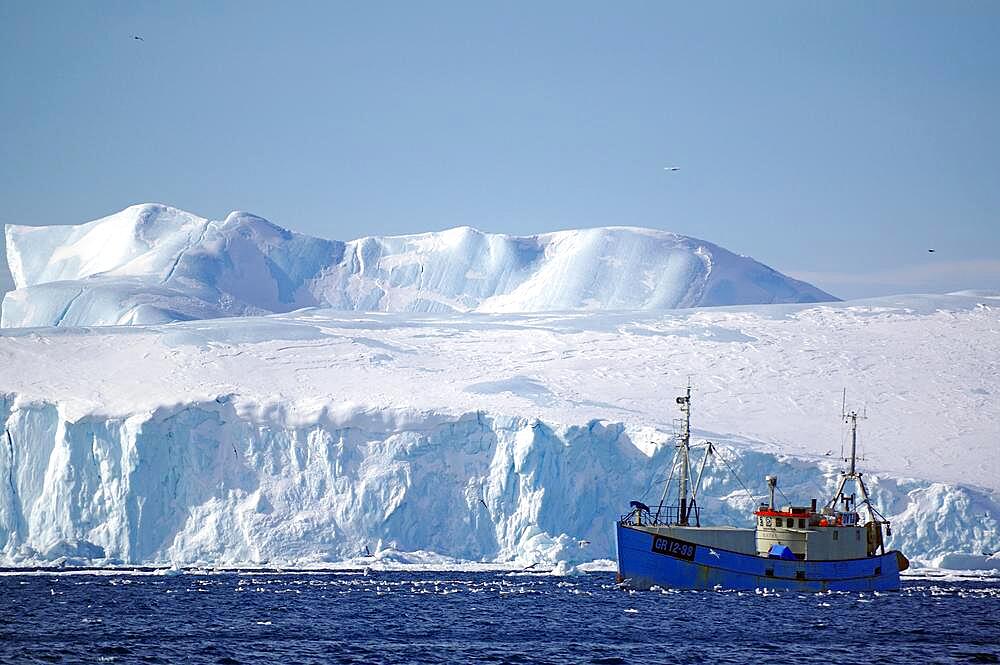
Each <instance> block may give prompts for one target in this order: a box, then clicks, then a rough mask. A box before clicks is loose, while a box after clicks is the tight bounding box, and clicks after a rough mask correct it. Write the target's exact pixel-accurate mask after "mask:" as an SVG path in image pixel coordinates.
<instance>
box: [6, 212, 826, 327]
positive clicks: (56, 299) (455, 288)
mask: <svg viewBox="0 0 1000 665" xmlns="http://www.w3.org/2000/svg"><path fill="white" fill-rule="evenodd" d="M5 233H6V240H7V256H8V263H9V265H10V269H11V273H12V275H13V278H14V282H15V286H16V290H15V291H11V292H9V293H8V294H7V296H6V297H5V298H4V303H3V312H2V317H0V326H2V327H8V328H9V327H28V326H56V325H59V326H74V325H76V326H80V325H116V324H125V325H136V324H151V323H165V322H169V321H176V320H190V319H203V318H219V317H227V316H246V315H255V314H269V313H278V312H289V311H292V310H296V309H301V308H303V307H332V308H335V309H340V310H362V311H383V312H469V311H480V312H518V311H525V312H527V311H553V310H608V309H642V310H649V309H653V310H658V309H672V308H683V307H700V306H718V305H736V304H753V303H785V302H818V301H830V300H835V298H833V297H832V296H830V295H829V294H827V293H824V292H823V291H820V290H819V289H816V288H815V287H813V286H811V285H809V284H806V283H804V282H800V281H797V280H794V279H792V278H790V277H787V276H785V275H782V274H780V273H778V272H776V271H774V270H772V269H771V268H768V267H767V266H764V265H762V264H760V263H757V262H756V261H754V260H752V259H750V258H748V257H744V256H738V255H736V254H733V253H731V252H729V251H727V250H725V249H723V248H721V247H718V246H716V245H713V244H711V243H708V242H704V241H701V240H697V239H695V238H688V237H685V236H679V235H676V234H672V233H668V232H665V231H655V230H651V229H642V228H635V227H604V228H596V229H583V230H575V231H559V232H554V233H545V234H540V235H535V236H526V237H515V236H507V235H501V234H489V233H483V232H481V231H478V230H476V229H473V228H470V227H467V226H463V227H457V228H454V229H448V230H446V231H441V232H437V233H422V234H416V235H406V236H394V237H377V236H372V237H365V238H360V239H357V240H352V241H349V242H340V241H331V240H323V239H320V238H313V237H310V236H305V235H302V234H298V233H293V232H291V231H288V230H286V229H283V228H281V227H278V226H275V225H274V224H272V223H270V222H268V221H267V220H265V219H262V218H260V217H257V216H255V215H252V214H250V213H245V212H233V213H230V214H229V216H227V218H226V219H225V220H223V221H210V220H207V219H203V218H200V217H197V216H196V215H192V214H191V213H187V212H184V211H182V210H178V209H176V208H171V207H169V206H165V205H160V204H143V205H137V206H132V207H130V208H126V209H125V210H122V211H121V212H118V213H115V214H113V215H110V216H108V217H105V218H102V219H99V220H96V221H93V222H89V223H87V224H82V225H78V226H49V227H28V226H13V225H8V226H7V227H6V229H5Z"/></svg>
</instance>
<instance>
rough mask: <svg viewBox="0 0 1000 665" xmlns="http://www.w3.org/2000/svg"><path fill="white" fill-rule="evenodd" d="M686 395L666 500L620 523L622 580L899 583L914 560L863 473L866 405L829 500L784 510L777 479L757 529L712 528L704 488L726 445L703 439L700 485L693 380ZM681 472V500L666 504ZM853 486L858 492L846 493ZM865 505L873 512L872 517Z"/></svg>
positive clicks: (739, 584) (707, 585)
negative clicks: (894, 546)
mask: <svg viewBox="0 0 1000 665" xmlns="http://www.w3.org/2000/svg"><path fill="white" fill-rule="evenodd" d="M676 401H677V405H678V406H679V407H680V410H681V412H682V413H683V418H682V421H681V429H680V433H679V435H678V437H677V450H676V453H675V455H674V460H673V463H672V465H671V470H670V474H669V475H668V478H667V481H666V484H665V486H664V489H663V495H662V497H661V499H660V503H659V505H657V506H653V507H650V506H648V505H646V504H644V503H642V502H641V501H632V502H631V504H630V508H631V510H630V511H629V512H628V513H626V514H625V515H622V516H621V518H620V519H619V520H618V523H617V525H616V543H617V549H618V581H619V582H620V583H623V584H625V585H627V586H629V587H632V588H637V589H648V588H650V587H652V586H654V585H657V586H660V587H663V588H672V589H773V590H791V591H805V592H818V591H827V590H830V591H887V590H894V589H898V588H899V573H900V571H903V570H906V569H907V568H908V567H909V561H908V560H907V559H906V557H905V556H903V554H902V553H901V552H899V551H895V550H893V551H888V552H887V551H886V549H885V542H884V541H885V538H887V537H889V536H891V534H892V532H891V529H890V525H889V522H888V520H886V519H885V517H884V516H883V515H882V514H881V513H880V512H879V510H878V509H877V508H876V507H875V506H874V505H873V504H872V502H871V498H870V496H869V494H868V489H867V488H866V487H865V483H864V481H863V480H862V477H861V475H862V474H861V473H860V472H859V471H858V470H857V466H856V463H857V440H858V436H857V435H858V418H859V415H858V413H857V411H851V412H847V410H846V408H845V409H843V410H842V415H843V418H844V420H845V422H846V423H847V424H849V425H850V427H851V453H850V458H844V461H845V462H849V463H850V466H849V468H848V469H847V470H845V471H843V472H842V473H841V474H840V482H839V483H838V486H837V491H836V492H835V493H834V495H833V497H832V498H831V499H830V500H829V501H828V502H827V503H826V504H824V505H823V506H821V507H820V506H817V500H816V499H812V500H811V501H810V502H809V504H808V505H801V506H797V505H781V506H779V505H778V504H776V503H775V498H774V493H775V490H776V489H777V487H778V479H777V477H776V476H767V477H766V482H767V487H768V494H769V497H770V500H769V501H768V502H766V503H760V504H759V505H758V506H757V507H756V509H755V510H754V511H753V517H752V518H753V527H747V528H743V527H736V526H702V524H701V517H702V515H701V509H700V507H699V506H698V503H697V499H698V490H699V489H700V487H701V480H702V476H703V475H704V472H705V466H706V464H707V463H708V461H709V459H710V458H711V456H712V455H713V454H714V455H716V456H718V455H719V451H717V450H716V449H715V448H714V446H713V444H712V443H711V442H708V441H706V442H704V443H701V444H698V446H697V447H704V448H705V452H704V456H703V458H702V460H701V468H700V470H699V472H698V475H697V478H696V479H695V481H694V483H693V484H692V483H691V449H692V444H691V388H690V386H689V387H688V389H687V392H686V394H685V395H683V396H681V397H678V398H677V400H676ZM845 404H846V401H845ZM722 459H723V461H724V458H722ZM726 465H727V466H729V465H728V463H726ZM730 470H731V468H730ZM675 474H676V475H677V481H678V485H677V498H676V502H673V501H671V502H670V503H669V504H665V501H667V497H668V492H669V490H670V485H671V482H672V480H673V477H674V475H675ZM740 482H741V483H742V481H740ZM849 482H850V483H853V488H854V491H853V492H852V493H851V494H847V493H846V492H847V488H848V483H849ZM779 492H780V490H779ZM858 495H860V497H859V496H858ZM858 498H860V501H859V500H858ZM754 501H755V502H756V499H755V500H754ZM859 509H863V510H864V512H865V513H866V517H867V520H866V521H864V522H862V516H861V514H860V513H859V512H858V510H859ZM883 528H884V532H883ZM883 533H884V535H883Z"/></svg>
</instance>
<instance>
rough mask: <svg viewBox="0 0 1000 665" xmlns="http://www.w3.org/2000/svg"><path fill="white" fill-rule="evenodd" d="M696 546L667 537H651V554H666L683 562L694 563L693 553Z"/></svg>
mask: <svg viewBox="0 0 1000 665" xmlns="http://www.w3.org/2000/svg"><path fill="white" fill-rule="evenodd" d="M696 548H697V545H695V544H694V543H688V542H685V541H683V540H677V539H675V538H668V537H667V536H653V552H654V553H655V554H666V555H667V556H672V557H675V558H677V559H684V560H685V561H694V552H695V549H696Z"/></svg>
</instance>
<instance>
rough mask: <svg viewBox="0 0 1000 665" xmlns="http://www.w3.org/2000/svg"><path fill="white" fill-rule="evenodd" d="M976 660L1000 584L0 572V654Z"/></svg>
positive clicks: (993, 653) (114, 658) (997, 640)
mask: <svg viewBox="0 0 1000 665" xmlns="http://www.w3.org/2000/svg"><path fill="white" fill-rule="evenodd" d="M765 661H766V662H769V663H865V664H866V665H867V664H869V663H871V662H898V663H908V662H910V663H925V662H932V663H954V662H959V663H976V662H979V663H984V662H985V663H989V662H993V663H995V662H1000V580H992V581H990V580H981V581H956V582H953V581H940V580H937V581H935V580H910V581H907V582H905V584H904V587H903V590H902V591H900V592H898V593H890V594H883V595H871V594H863V595H859V594H820V595H803V594H795V593H783V594H780V595H778V596H772V595H768V596H764V595H759V594H755V593H749V594H747V593H744V594H738V593H732V592H730V593H722V592H674V593H666V592H660V591H649V592H629V591H627V590H622V589H620V588H618V587H617V586H616V585H615V584H614V579H613V575H612V574H610V573H599V574H598V573H592V574H588V575H584V576H579V577H564V578H560V577H548V576H528V575H510V574H504V573H454V572H453V573H371V574H369V575H363V574H331V573H323V574H307V573H285V574H260V573H253V574H251V573H244V574H236V573H229V574H203V575H199V574H184V575H177V576H171V577H163V576H156V575H119V574H114V575H107V574H105V575H91V574H72V575H69V574H67V575H59V576H53V575H17V576H2V577H0V662H2V663H28V662H40V663H74V662H86V663H95V662H106V663H108V662H114V663H224V664H226V663H228V664H234V663H282V664H285V663H700V662H718V663H746V662H765Z"/></svg>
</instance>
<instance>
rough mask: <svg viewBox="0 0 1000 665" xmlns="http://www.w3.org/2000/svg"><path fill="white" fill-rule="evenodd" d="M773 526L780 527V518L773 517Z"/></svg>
mask: <svg viewBox="0 0 1000 665" xmlns="http://www.w3.org/2000/svg"><path fill="white" fill-rule="evenodd" d="M774 526H781V518H780V517H775V518H774Z"/></svg>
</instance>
